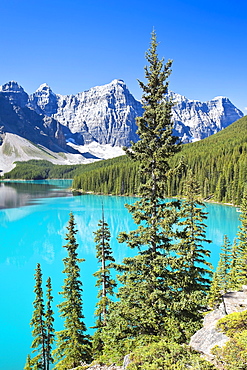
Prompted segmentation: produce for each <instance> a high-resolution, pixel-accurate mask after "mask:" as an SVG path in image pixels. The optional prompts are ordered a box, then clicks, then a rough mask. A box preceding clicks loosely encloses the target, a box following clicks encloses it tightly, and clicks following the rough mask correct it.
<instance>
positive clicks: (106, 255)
mask: <svg viewBox="0 0 247 370" xmlns="http://www.w3.org/2000/svg"><path fill="white" fill-rule="evenodd" d="M98 226H99V229H98V230H97V231H96V232H95V233H94V234H95V238H94V241H95V243H96V258H97V260H98V263H100V265H101V267H100V269H99V270H98V271H97V272H95V273H94V274H93V275H94V276H95V277H97V282H96V286H97V287H99V288H100V290H99V293H98V298H99V301H98V303H97V310H96V316H97V317H98V320H99V322H98V325H99V326H102V325H103V326H105V325H106V321H107V307H108V305H109V303H110V301H111V300H110V299H109V295H110V296H112V295H113V294H114V291H113V289H114V288H115V287H116V282H115V280H113V279H112V278H111V275H110V269H111V267H112V263H113V262H115V259H114V257H113V256H112V249H111V246H110V243H109V241H110V238H111V234H110V230H109V226H108V224H107V222H105V219H104V210H103V208H102V220H100V221H99V224H98ZM109 262H110V263H109Z"/></svg>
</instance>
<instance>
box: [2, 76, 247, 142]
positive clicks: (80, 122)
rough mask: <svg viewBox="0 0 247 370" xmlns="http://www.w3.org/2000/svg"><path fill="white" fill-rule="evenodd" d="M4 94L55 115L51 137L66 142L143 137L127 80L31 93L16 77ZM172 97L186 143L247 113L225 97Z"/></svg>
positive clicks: (18, 103)
mask: <svg viewBox="0 0 247 370" xmlns="http://www.w3.org/2000/svg"><path fill="white" fill-rule="evenodd" d="M0 95H3V96H4V97H5V98H6V99H7V100H8V101H9V102H10V103H11V104H12V105H15V106H18V107H21V108H28V109H29V111H30V110H32V111H34V112H36V113H37V114H38V115H39V116H44V117H49V119H48V118H45V120H46V122H50V126H51V122H53V123H52V126H53V129H52V132H51V137H54V138H57V139H58V138H59V140H60V145H62V146H64V142H63V143H62V141H63V140H65V139H64V138H66V140H67V142H70V143H74V144H77V145H86V144H89V143H92V142H96V143H99V144H109V145H111V146H113V147H116V146H119V147H122V146H129V145H130V143H131V141H137V140H138V136H137V134H136V130H137V126H136V123H135V119H136V117H138V116H141V115H142V113H143V108H142V105H141V103H140V102H139V101H137V100H136V99H135V98H134V97H133V96H132V95H131V93H130V92H129V90H128V88H127V86H126V85H125V83H124V82H123V81H122V80H113V81H112V82H111V83H109V84H107V85H103V86H96V87H93V88H91V89H90V90H88V91H84V92H82V93H78V94H75V95H59V94H55V93H54V92H53V91H52V90H51V88H50V87H49V86H48V85H47V84H42V85H41V86H40V87H39V88H38V89H37V90H36V91H35V92H34V93H33V94H32V95H30V96H28V94H27V93H26V92H25V91H24V90H23V88H22V87H21V86H19V85H18V84H17V83H16V82H13V81H11V82H9V83H7V84H5V85H3V86H1V87H0ZM169 96H170V98H171V99H172V100H173V102H174V107H173V110H172V117H173V120H174V133H175V134H176V135H177V136H179V137H180V138H181V140H182V142H184V143H186V142H190V141H196V140H201V139H203V138H205V137H207V136H210V135H212V134H214V133H216V132H218V131H220V130H222V129H223V128H225V127H227V126H228V125H230V124H231V123H232V122H234V121H236V120H237V119H239V118H241V117H242V116H243V113H242V112H241V111H240V110H239V109H237V108H236V107H235V106H234V105H233V104H232V103H231V102H230V100H229V99H228V98H225V97H217V98H214V99H212V100H210V101H208V102H200V101H197V100H189V99H187V98H186V97H184V96H182V95H179V94H175V93H173V92H169ZM52 119H53V120H54V121H52ZM49 120H50V121H49ZM55 121H56V122H57V123H56V125H57V129H56V130H55V129H54V124H55V123H54V122H55ZM46 126H47V124H46ZM48 126H49V125H48ZM63 136H64V138H63Z"/></svg>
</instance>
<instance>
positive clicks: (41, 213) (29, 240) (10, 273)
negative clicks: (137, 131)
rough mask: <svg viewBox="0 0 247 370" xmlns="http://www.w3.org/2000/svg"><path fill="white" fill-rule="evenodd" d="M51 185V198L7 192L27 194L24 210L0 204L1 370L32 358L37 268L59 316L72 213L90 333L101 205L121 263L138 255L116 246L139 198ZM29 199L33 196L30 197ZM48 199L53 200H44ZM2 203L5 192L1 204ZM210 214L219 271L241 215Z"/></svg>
mask: <svg viewBox="0 0 247 370" xmlns="http://www.w3.org/2000/svg"><path fill="white" fill-rule="evenodd" d="M54 184H59V183H58V182H53V183H52V184H50V185H52V186H54ZM50 185H48V184H46V186H48V188H47V189H49V192H50V193H49V195H48V192H44V189H43V188H42V191H41V190H40V189H37V188H36V189H35V192H36V196H37V197H36V196H35V192H32V189H31V187H30V184H28V187H29V193H28V192H25V189H24V187H22V188H21V190H20V189H17V190H16V188H14V190H13V188H11V186H12V185H10V186H9V187H10V189H8V191H7V192H6V188H5V189H4V191H5V193H6V194H10V193H11V192H14V193H15V196H16V199H18V197H19V196H20V197H22V196H23V194H24V195H25V197H26V198H27V199H28V201H27V202H24V204H25V205H23V201H19V200H18V201H17V200H16V202H15V205H13V204H12V205H11V206H10V207H11V208H6V207H7V205H6V203H4V202H3V201H2V202H1V204H0V206H2V207H5V208H4V209H1V210H0V228H1V249H0V281H1V284H0V294H1V303H0V317H1V332H0V348H1V355H0V369H4V370H19V369H20V370H21V369H23V367H24V364H25V361H26V356H27V354H28V353H31V350H30V344H31V342H32V336H31V328H30V326H29V322H30V319H31V316H32V310H33V307H32V302H33V300H34V293H33V287H34V278H33V275H34V269H35V268H36V265H37V263H40V264H41V268H42V272H43V281H44V282H45V281H46V280H47V278H48V277H49V276H50V277H51V279H52V285H53V295H54V306H53V309H54V311H57V310H56V304H58V303H59V302H60V300H61V296H60V295H59V294H58V292H59V291H61V286H62V284H63V278H64V276H63V274H62V270H63V262H62V259H63V258H64V257H65V256H66V250H65V249H64V248H62V246H63V245H64V244H66V242H65V240H64V237H65V234H66V232H67V229H66V226H67V223H68V219H69V213H70V211H72V212H73V213H74V215H75V221H76V223H77V228H78V234H77V242H78V243H79V249H78V253H79V257H80V258H85V260H86V261H85V262H83V263H82V264H81V277H82V281H83V290H84V292H83V301H84V315H85V322H86V325H87V327H90V326H93V325H94V316H93V313H94V307H95V302H96V295H97V291H96V288H95V287H94V284H95V278H94V277H93V276H92V274H93V273H94V272H95V271H96V270H97V269H98V266H97V262H96V259H95V244H94V241H93V238H94V236H93V231H96V230H97V228H98V221H99V219H100V218H101V210H102V203H103V204H104V213H105V219H106V221H107V222H108V224H109V227H110V230H111V234H112V240H111V245H112V248H113V250H114V257H115V259H116V261H117V262H121V261H122V259H123V258H124V257H125V256H130V255H131V254H132V255H133V253H134V252H133V251H130V250H129V249H128V248H127V247H126V246H125V245H124V244H118V243H117V241H116V236H117V235H118V233H119V232H120V231H129V230H133V229H134V228H135V225H134V223H133V221H132V218H131V216H130V215H129V213H128V211H127V209H126V208H125V207H124V204H125V203H133V202H134V200H135V199H134V198H130V197H116V196H100V195H98V196H97V195H82V196H75V197H73V196H71V194H70V193H68V192H65V191H64V189H63V188H64V187H66V186H68V183H63V184H62V186H63V188H61V189H60V190H59V189H57V188H51V187H50ZM52 189H53V190H52ZM59 191H61V192H60V193H59ZM42 192H43V195H42ZM16 193H17V194H16ZM27 193H28V194H32V195H31V196H30V195H29V196H28V197H27ZM44 194H46V195H44ZM44 196H49V197H46V198H44ZM50 196H51V197H50ZM3 197H4V196H2V198H3ZM9 197H10V198H11V199H12V196H10V195H9ZM2 198H1V189H0V200H1V199H2ZM30 199H31V200H30ZM34 199H36V200H35V201H34ZM3 203H4V205H3ZM20 204H21V206H19V205H20ZM207 211H208V213H209V215H208V220H207V225H208V229H207V237H208V238H209V239H211V240H212V241H213V243H212V244H210V245H209V246H207V248H209V249H210V250H211V251H212V253H211V262H212V263H213V264H214V266H216V264H217V261H218V257H219V251H220V246H221V244H222V240H223V236H224V234H227V235H228V237H229V239H230V240H231V241H232V240H233V238H234V237H235V236H236V233H237V228H238V225H239V220H238V216H239V213H237V212H236V209H235V208H234V207H229V206H223V205H216V204H208V205H207ZM55 326H56V327H55V329H56V330H60V329H61V328H62V322H61V321H60V318H59V317H58V314H56V321H55Z"/></svg>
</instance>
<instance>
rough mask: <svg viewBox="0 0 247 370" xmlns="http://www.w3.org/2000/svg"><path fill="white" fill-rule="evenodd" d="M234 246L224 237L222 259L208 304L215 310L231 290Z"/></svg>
mask: <svg viewBox="0 0 247 370" xmlns="http://www.w3.org/2000/svg"><path fill="white" fill-rule="evenodd" d="M232 256H233V254H232V245H231V243H230V240H229V239H228V237H227V235H224V239H223V245H222V247H221V253H220V259H219V262H218V265H217V268H216V271H215V273H214V275H213V280H212V283H211V287H210V290H209V295H208V304H209V306H210V307H212V308H215V307H217V306H219V304H220V303H222V301H223V295H224V294H225V293H226V292H227V291H228V290H229V289H230V287H231V283H230V279H231V266H232V260H231V259H232Z"/></svg>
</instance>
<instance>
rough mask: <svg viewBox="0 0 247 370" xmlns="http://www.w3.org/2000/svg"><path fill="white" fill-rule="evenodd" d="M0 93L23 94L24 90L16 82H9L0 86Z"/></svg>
mask: <svg viewBox="0 0 247 370" xmlns="http://www.w3.org/2000/svg"><path fill="white" fill-rule="evenodd" d="M0 91H1V92H15V93H18V92H21V93H23V92H24V89H23V87H21V85H19V84H18V83H17V82H16V81H9V82H7V83H6V84H4V85H2V86H0Z"/></svg>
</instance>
